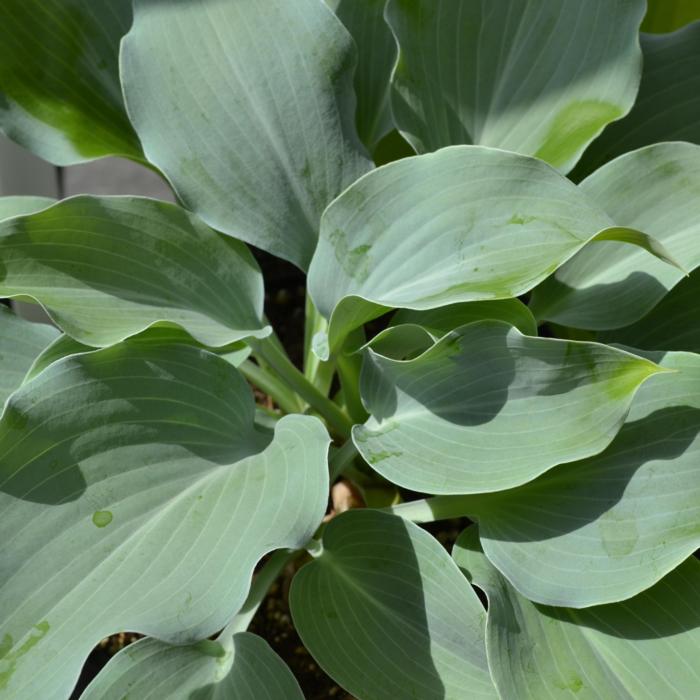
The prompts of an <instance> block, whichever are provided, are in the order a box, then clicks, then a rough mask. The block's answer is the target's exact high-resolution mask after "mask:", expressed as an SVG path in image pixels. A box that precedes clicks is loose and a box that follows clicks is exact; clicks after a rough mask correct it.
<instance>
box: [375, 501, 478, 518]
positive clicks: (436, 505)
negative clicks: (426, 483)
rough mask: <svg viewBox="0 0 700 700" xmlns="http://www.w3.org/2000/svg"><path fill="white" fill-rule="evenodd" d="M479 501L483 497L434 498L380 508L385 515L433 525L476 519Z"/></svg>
mask: <svg viewBox="0 0 700 700" xmlns="http://www.w3.org/2000/svg"><path fill="white" fill-rule="evenodd" d="M477 500H481V497H479V496H474V495H471V494H468V495H465V496H432V497H430V498H422V499H420V500H418V501H409V502H408V503H399V504H398V505H396V506H388V507H386V508H379V510H381V511H382V512H383V513H391V514H392V515H398V516H399V517H401V518H404V519H406V520H410V521H411V522H414V523H432V522H435V521H436V520H449V519H451V518H461V517H464V516H467V517H471V518H472V519H473V518H474V512H475V510H476V504H477Z"/></svg>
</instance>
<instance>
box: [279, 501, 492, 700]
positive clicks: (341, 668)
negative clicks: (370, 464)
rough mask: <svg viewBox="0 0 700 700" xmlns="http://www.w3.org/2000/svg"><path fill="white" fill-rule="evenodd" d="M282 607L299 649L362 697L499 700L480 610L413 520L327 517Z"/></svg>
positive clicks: (359, 514) (358, 513)
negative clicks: (318, 547)
mask: <svg viewBox="0 0 700 700" xmlns="http://www.w3.org/2000/svg"><path fill="white" fill-rule="evenodd" d="M289 602H290V606H291V609H292V616H293V618H294V625H295V627H296V629H297V630H298V632H299V635H300V636H301V639H302V641H303V642H304V645H305V646H306V648H307V649H308V650H309V651H310V652H311V653H312V654H313V656H314V658H315V659H316V660H317V661H318V663H319V664H320V666H321V667H322V668H323V669H324V670H325V671H326V673H328V674H329V675H330V676H331V677H332V678H333V679H334V680H335V681H337V682H338V683H340V685H342V686H343V687H344V688H345V689H346V690H348V691H349V692H350V693H352V694H353V695H354V696H356V697H357V698H359V699H360V700H395V699H396V698H420V700H443V699H444V698H465V697H469V698H496V697H497V695H496V691H495V688H494V687H493V684H492V682H491V678H490V676H489V671H488V665H487V662H486V650H485V646H484V624H485V621H486V614H485V612H484V609H483V607H482V606H481V603H480V602H479V599H478V598H477V597H476V594H475V593H474V591H473V589H472V588H471V586H470V585H469V584H468V583H467V581H466V579H464V577H463V576H462V574H461V573H460V572H459V569H458V568H457V567H456V566H455V564H454V562H453V561H452V560H451V559H450V557H449V555H448V554H447V552H446V551H445V550H444V549H443V547H442V545H440V544H439V543H438V541H437V540H435V539H434V538H433V537H432V536H431V535H429V534H428V533H427V532H425V530H421V529H420V528H419V527H418V526H417V525H414V524H413V523H410V522H408V521H405V520H403V519H401V518H398V517H396V516H393V515H388V514H386V513H379V512H377V511H372V510H367V509H363V510H351V511H348V512H346V513H344V514H342V515H340V516H338V517H337V518H334V519H333V520H332V521H331V522H330V523H329V525H328V526H327V528H326V530H325V532H324V533H323V551H322V553H321V554H320V556H318V557H317V558H316V560H315V561H312V562H311V563H309V564H307V565H306V566H304V567H303V568H302V569H301V570H300V571H299V572H298V573H297V575H296V576H295V577H294V579H293V580H292V587H291V591H290V595H289Z"/></svg>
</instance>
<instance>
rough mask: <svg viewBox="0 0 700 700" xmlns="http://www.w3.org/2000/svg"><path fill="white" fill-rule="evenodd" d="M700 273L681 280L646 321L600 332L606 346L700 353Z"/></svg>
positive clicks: (641, 320)
mask: <svg viewBox="0 0 700 700" xmlns="http://www.w3.org/2000/svg"><path fill="white" fill-rule="evenodd" d="M698 299H700V270H698V269H696V270H695V272H693V274H691V275H690V276H689V277H686V278H685V279H683V280H681V281H680V282H679V283H678V284H677V285H676V286H675V287H674V288H673V289H672V290H671V291H670V292H669V293H668V294H667V295H666V296H665V297H664V298H663V299H662V300H661V301H660V302H659V303H658V304H657V305H656V306H655V307H654V308H653V309H652V310H651V311H650V312H649V313H648V314H647V315H646V316H644V318H642V319H640V320H639V321H637V323H633V324H632V325H631V326H626V327H625V328H618V329H616V330H612V331H603V332H602V333H599V334H598V335H599V338H600V340H601V341H602V342H604V343H622V344H623V345H629V346H631V347H635V348H641V349H643V350H686V351H688V352H697V353H700V304H698Z"/></svg>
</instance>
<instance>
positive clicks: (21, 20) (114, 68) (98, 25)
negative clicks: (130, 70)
mask: <svg viewBox="0 0 700 700" xmlns="http://www.w3.org/2000/svg"><path fill="white" fill-rule="evenodd" d="M130 24H131V3H130V2H125V1H123V0H119V1H115V0H3V3H2V6H1V7H0V130H2V131H3V132H4V133H5V134H6V135H7V136H9V137H10V138H11V139H12V140H14V141H17V143H20V144H21V145H22V146H25V147H27V148H28V149H29V150H31V151H33V152H34V153H36V154H37V155H39V156H41V157H42V158H44V159H45V160H48V161H51V162H52V163H55V164H57V165H71V164H73V163H79V162H82V161H87V160H92V159H94V158H99V157H101V156H105V155H123V156H128V157H130V158H135V159H142V158H143V156H142V154H141V147H140V145H139V141H138V138H137V137H136V134H135V133H134V131H133V129H132V127H131V124H130V123H129V120H128V118H127V116H126V111H125V110H124V102H123V100H122V92H121V86H120V84H119V69H118V55H119V42H120V40H121V38H122V36H123V35H124V34H125V32H126V31H127V30H128V29H129V25H130Z"/></svg>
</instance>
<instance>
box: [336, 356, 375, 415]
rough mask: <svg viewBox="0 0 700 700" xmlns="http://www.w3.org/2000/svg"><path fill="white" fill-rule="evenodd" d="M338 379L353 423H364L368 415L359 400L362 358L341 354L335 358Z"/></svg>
mask: <svg viewBox="0 0 700 700" xmlns="http://www.w3.org/2000/svg"><path fill="white" fill-rule="evenodd" d="M336 366H337V367H338V377H339V378H340V386H341V387H342V389H343V400H344V403H345V406H346V408H347V410H348V413H349V414H350V417H351V418H352V419H353V421H354V422H355V423H364V422H365V421H366V420H367V417H368V415H369V414H368V413H367V411H366V410H365V407H364V406H363V404H362V399H361V398H360V371H361V369H362V357H361V356H360V355H355V354H352V355H346V354H344V353H342V352H340V353H339V354H338V356H337V357H336Z"/></svg>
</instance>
